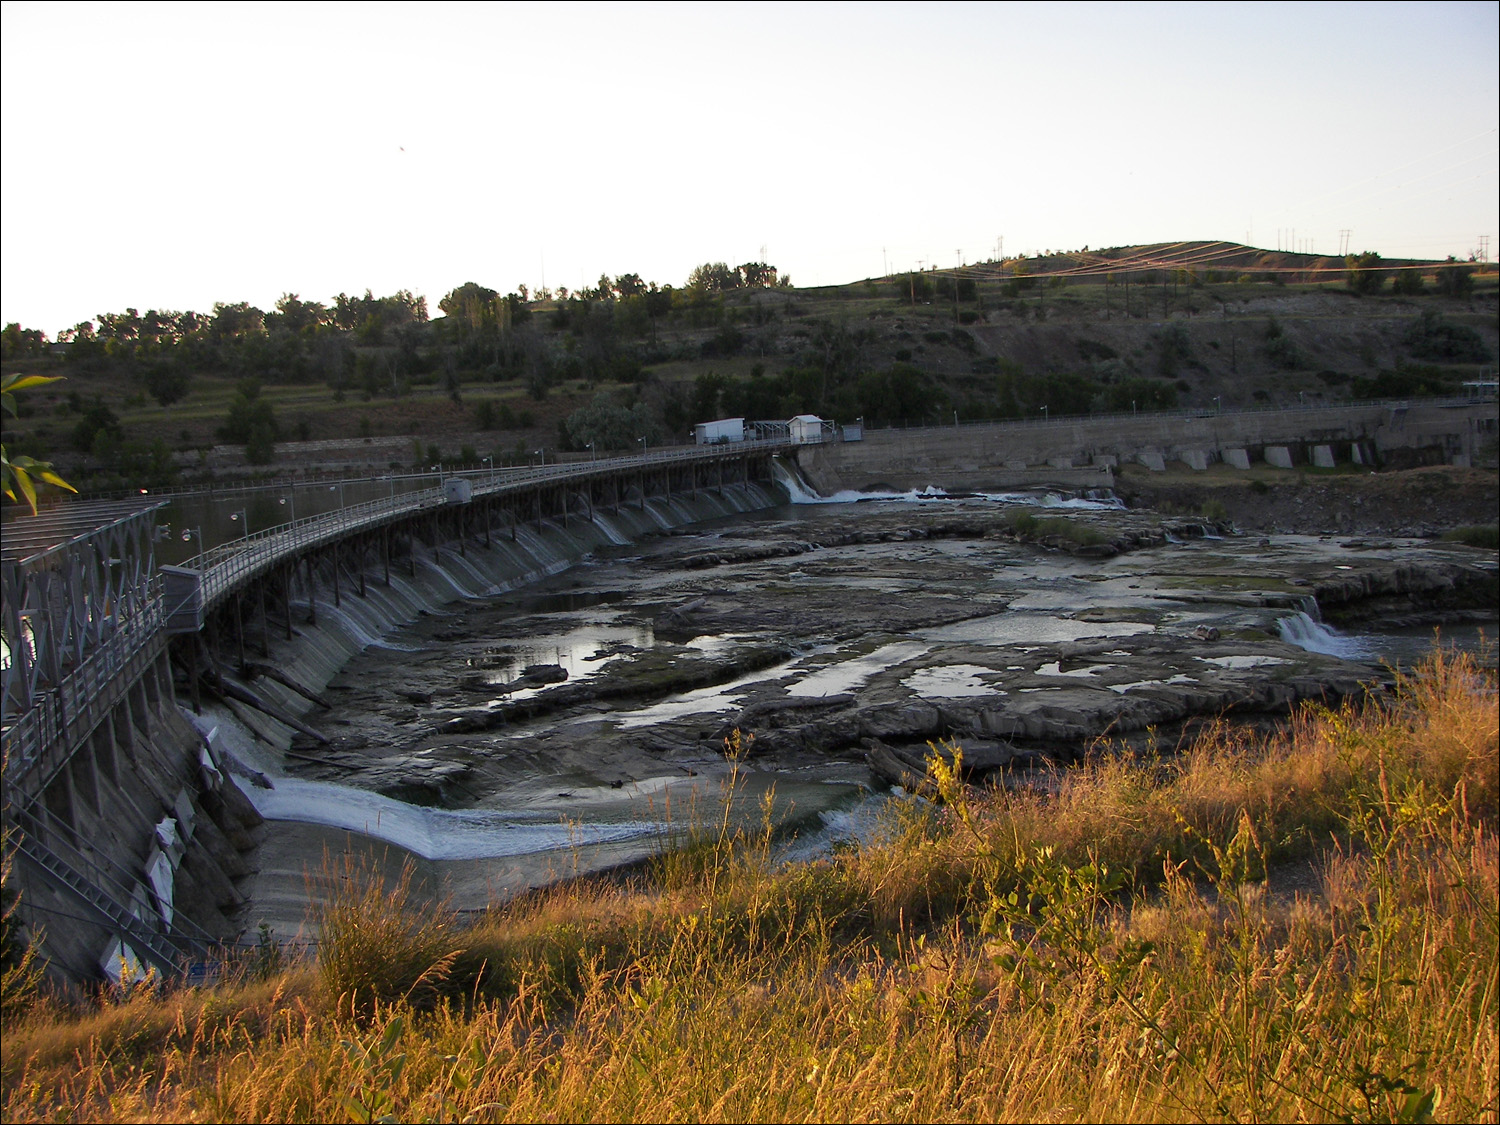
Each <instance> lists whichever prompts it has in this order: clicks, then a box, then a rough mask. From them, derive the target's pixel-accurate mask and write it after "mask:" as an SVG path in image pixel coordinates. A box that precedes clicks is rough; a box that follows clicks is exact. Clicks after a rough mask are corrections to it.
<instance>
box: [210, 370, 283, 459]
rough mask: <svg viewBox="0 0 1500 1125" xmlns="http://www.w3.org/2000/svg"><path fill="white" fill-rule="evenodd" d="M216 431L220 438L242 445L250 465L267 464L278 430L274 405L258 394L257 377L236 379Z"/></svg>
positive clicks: (271, 455) (271, 456)
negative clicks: (237, 383)
mask: <svg viewBox="0 0 1500 1125" xmlns="http://www.w3.org/2000/svg"><path fill="white" fill-rule="evenodd" d="M218 432H219V437H220V438H222V439H223V440H224V441H226V442H229V443H230V444H232V445H243V446H244V447H245V459H246V460H247V461H249V462H250V463H251V464H252V465H266V464H270V462H271V459H272V458H273V457H274V456H275V450H276V442H277V441H279V440H280V438H281V431H280V427H279V426H278V425H277V422H276V411H275V408H274V407H272V405H271V403H270V401H269V400H267V399H264V398H262V397H261V393H260V382H259V381H258V380H256V379H241V380H240V382H239V386H238V387H237V388H236V390H235V394H234V398H233V400H232V401H231V402H230V403H229V413H228V415H227V416H226V417H225V419H224V424H223V425H222V426H220V427H219V431H218Z"/></svg>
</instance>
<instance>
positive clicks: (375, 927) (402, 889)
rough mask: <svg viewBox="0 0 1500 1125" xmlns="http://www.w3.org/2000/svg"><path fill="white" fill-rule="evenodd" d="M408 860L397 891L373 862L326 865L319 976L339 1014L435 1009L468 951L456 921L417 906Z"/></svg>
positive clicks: (440, 910) (347, 860) (348, 859)
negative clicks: (398, 1007) (382, 1008)
mask: <svg viewBox="0 0 1500 1125" xmlns="http://www.w3.org/2000/svg"><path fill="white" fill-rule="evenodd" d="M412 877H413V867H412V864H411V861H410V860H408V861H407V862H406V863H405V864H404V865H403V866H402V868H401V874H400V877H399V878H398V879H397V880H396V884H395V886H393V887H391V888H390V889H389V890H387V889H386V885H385V879H384V877H383V875H382V874H381V872H380V871H379V870H377V869H376V868H375V865H374V863H373V861H371V860H366V859H356V858H354V857H353V856H345V858H344V861H343V864H342V866H341V867H337V868H335V867H331V866H330V865H329V862H328V861H327V860H326V858H325V863H324V868H323V874H322V876H321V883H322V886H321V887H319V888H318V889H319V890H320V891H321V894H320V895H319V898H320V899H321V901H322V907H321V909H320V910H319V914H318V922H319V926H320V928H321V931H322V932H321V938H320V942H319V948H318V972H319V975H320V976H321V978H322V981H323V985H324V987H325V988H326V989H327V991H328V995H329V997H330V998H331V999H333V1000H335V1001H336V1002H337V1004H338V1007H339V1009H340V1010H343V1011H351V1012H354V1013H359V1014H365V1015H368V1014H369V1013H371V1012H373V1011H374V1010H375V1008H376V1006H377V1005H380V1004H391V1003H396V1002H406V1003H409V1004H411V1005H412V1006H413V1007H419V1008H420V1007H431V1006H432V1005H433V1004H434V1003H435V1002H436V1001H437V999H438V998H439V997H440V996H441V995H442V994H443V991H444V987H445V985H446V984H447V980H448V976H449V974H450V972H451V971H452V967H453V962H454V961H455V960H456V959H457V958H458V956H459V954H460V953H461V952H462V949H461V948H460V946H459V944H458V935H457V933H456V931H455V927H454V921H453V918H452V916H451V915H450V914H449V913H448V912H447V911H446V910H445V909H443V908H441V907H439V908H436V909H434V908H432V907H430V906H428V907H422V908H419V907H418V905H417V904H416V903H415V902H413V901H412Z"/></svg>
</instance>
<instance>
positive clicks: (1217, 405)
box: [1214, 395, 1224, 414]
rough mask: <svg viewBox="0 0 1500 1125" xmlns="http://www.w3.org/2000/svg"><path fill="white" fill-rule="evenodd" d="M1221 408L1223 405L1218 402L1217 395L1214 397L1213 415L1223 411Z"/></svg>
mask: <svg viewBox="0 0 1500 1125" xmlns="http://www.w3.org/2000/svg"><path fill="white" fill-rule="evenodd" d="M1223 407H1224V404H1223V403H1221V402H1220V401H1219V396H1218V395H1214V413H1215V414H1219V413H1221V412H1222V411H1223Z"/></svg>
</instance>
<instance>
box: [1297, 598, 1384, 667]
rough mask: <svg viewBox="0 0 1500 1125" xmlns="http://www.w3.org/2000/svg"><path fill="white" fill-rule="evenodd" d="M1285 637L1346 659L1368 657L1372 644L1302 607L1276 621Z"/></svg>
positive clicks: (1310, 649)
mask: <svg viewBox="0 0 1500 1125" xmlns="http://www.w3.org/2000/svg"><path fill="white" fill-rule="evenodd" d="M1276 627H1277V629H1278V630H1279V631H1280V633H1281V639H1282V640H1284V641H1286V643H1287V644H1292V645H1296V646H1297V647H1298V648H1301V649H1306V650H1307V651H1308V652H1320V653H1322V654H1323V655H1325V656H1338V657H1342V658H1343V659H1345V660H1368V659H1369V658H1370V655H1371V654H1370V648H1369V645H1368V643H1367V642H1366V641H1365V640H1364V639H1363V638H1361V637H1346V636H1344V635H1343V634H1342V633H1339V632H1337V631H1335V630H1333V629H1330V628H1329V627H1328V626H1327V625H1324V624H1323V623H1322V622H1321V621H1315V620H1313V618H1312V616H1311V615H1310V614H1308V613H1306V612H1305V611H1302V610H1298V611H1297V612H1296V613H1294V614H1292V615H1291V616H1290V617H1283V618H1282V619H1281V620H1280V621H1278V622H1276Z"/></svg>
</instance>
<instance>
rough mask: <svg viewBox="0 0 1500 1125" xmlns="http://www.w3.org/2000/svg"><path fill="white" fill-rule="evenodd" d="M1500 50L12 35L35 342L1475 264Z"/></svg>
mask: <svg viewBox="0 0 1500 1125" xmlns="http://www.w3.org/2000/svg"><path fill="white" fill-rule="evenodd" d="M1497 12H1500V6H1497V5H1496V4H1495V3H1492V2H1484V3H1449V4H1443V3H1419V4H1418V3H1412V4H1406V3H1391V4H1304V3H1298V4H1286V5H1280V4H1245V5H1239V4H1102V5H1097V4H1068V3H1052V4H1038V5H1035V6H1029V5H1022V4H996V5H968V4H911V3H901V4H895V5H881V4H871V3H860V4H849V5H842V4H831V5H819V4H789V5H775V4H752V5H744V6H740V5H729V4H707V5H702V6H694V5H688V4H681V3H674V4H668V5H654V4H642V5H632V4H624V3H618V4H603V5H597V6H595V5H589V4H581V3H573V4H567V5H554V4H546V5H542V4H528V5H524V6H491V5H484V6H469V5H444V4H423V5H394V4H380V5H355V4H346V5H331V6H325V5H320V4H310V3H307V4H286V5H280V4H256V5H238V4H211V5H196V4H194V5H189V4H171V5H157V4H119V3H111V4H100V5H94V4H57V3H49V4H34V3H10V2H8V3H5V4H4V5H3V34H0V122H3V137H4V146H5V147H4V154H5V155H4V160H3V162H0V221H3V236H0V317H3V319H4V320H5V321H6V322H9V321H20V322H21V323H22V324H23V325H25V326H27V327H35V328H41V329H43V330H45V331H46V332H47V333H48V334H49V335H55V334H56V332H57V331H58V330H59V329H61V328H65V327H68V326H70V325H72V324H74V323H76V322H77V321H80V320H84V319H88V318H92V317H93V316H95V315H96V314H98V313H100V312H115V311H120V310H123V309H124V308H126V307H129V306H133V307H136V308H139V309H141V310H142V311H144V310H145V309H147V308H170V309H179V310H180V309H195V310H198V311H208V310H209V309H210V308H211V307H212V305H213V302H214V301H216V300H220V301H238V300H246V301H250V302H252V303H253V304H257V305H259V306H261V307H262V308H270V307H272V306H273V305H274V303H275V301H276V299H277V298H278V297H279V296H280V295H281V294H282V293H283V292H294V293H298V294H300V295H301V296H302V297H303V298H304V299H308V300H321V301H325V302H326V301H328V300H329V299H330V298H331V297H332V296H333V295H334V294H336V293H338V292H340V291H346V292H350V293H356V292H363V291H364V290H365V289H367V288H368V289H372V290H374V292H375V293H376V294H377V295H384V294H387V293H390V292H394V291H395V290H397V289H401V288H409V289H412V290H415V291H416V292H418V293H422V294H425V295H426V296H427V298H428V301H429V303H430V305H431V306H432V309H433V311H434V312H436V307H437V302H438V300H439V298H441V297H442V295H443V294H444V293H445V292H447V291H448V290H449V289H452V288H454V287H455V286H457V285H459V284H461V283H463V282H465V281H470V280H472V281H477V282H479V283H481V284H483V285H488V286H490V287H492V288H495V289H498V290H500V291H502V292H504V291H507V290H511V289H514V288H515V287H516V286H517V285H518V284H522V283H524V284H526V285H528V286H530V287H532V288H533V289H535V288H537V287H539V286H540V285H541V284H542V283H543V282H544V281H545V283H546V284H548V285H551V286H554V287H555V286H557V285H559V284H561V285H566V286H568V287H570V288H574V287H577V286H579V285H580V284H588V285H592V284H593V283H594V282H595V281H596V280H597V279H598V277H599V275H600V274H601V273H608V274H610V275H616V274H620V273H626V272H634V273H639V274H641V275H642V276H643V277H644V278H646V279H647V280H654V281H657V282H659V283H663V284H665V283H671V284H676V285H680V284H681V283H682V282H683V281H684V279H685V278H686V277H687V274H688V272H689V271H690V270H691V269H692V268H693V266H694V265H696V264H698V263H700V262H703V261H711V260H724V261H727V262H729V263H730V264H736V263H739V262H745V261H750V260H756V259H761V258H764V259H765V260H767V261H769V262H771V263H772V264H774V265H776V266H778V267H780V269H781V270H782V271H783V272H786V273H790V274H791V275H792V279H793V281H794V283H796V284H798V285H815V284H828V283H834V282H842V281H850V280H856V279H859V278H864V277H869V276H878V275H879V274H881V273H882V272H883V271H885V270H887V269H889V270H895V269H900V268H908V267H911V266H914V265H916V264H917V263H918V262H919V261H923V262H928V263H931V262H936V263H937V264H939V265H945V266H946V265H952V264H954V263H955V262H956V261H957V260H960V259H962V260H963V261H966V262H972V261H978V260H983V259H986V258H989V257H991V256H993V255H994V254H995V252H996V250H997V247H998V240H999V239H1001V238H1003V239H1004V251H1005V253H1006V254H1007V255H1013V254H1016V253H1021V252H1036V251H1041V250H1044V249H1076V248H1080V247H1083V246H1085V245H1087V246H1093V247H1100V246H1114V245H1123V244H1129V243H1140V242H1157V241H1168V240H1179V239H1184V240H1185V239H1226V240H1233V241H1249V242H1251V243H1253V244H1255V245H1258V246H1266V247H1271V248H1276V247H1278V246H1285V247H1286V248H1288V249H1291V248H1298V249H1305V248H1311V249H1313V250H1315V251H1317V252H1321V253H1332V252H1335V251H1336V250H1337V249H1338V248H1339V241H1340V231H1341V230H1345V229H1347V230H1350V231H1352V234H1351V236H1350V246H1351V248H1352V249H1354V250H1367V249H1368V250H1376V251H1378V252H1380V253H1381V254H1384V255H1386V256H1388V257H1394V256H1420V257H1442V256H1445V255H1448V254H1453V255H1456V256H1459V257H1464V256H1467V255H1468V254H1469V253H1470V252H1471V251H1474V250H1476V249H1478V248H1479V245H1480V242H1479V239H1480V236H1481V235H1491V236H1492V235H1494V234H1495V233H1497V231H1496V227H1497V225H1500V224H1497V222H1496V216H1497V213H1500V195H1497V183H1496V182H1497V164H1500V159H1497V151H1500V150H1497V124H1500V108H1497V107H1500V88H1497V87H1500V84H1497V73H1500V72H1497V63H1496V53H1497V42H1500V24H1497ZM1293 231H1295V235H1293V233H1292V232H1293ZM1497 250H1500V247H1497V246H1495V245H1491V247H1490V256H1491V257H1492V258H1493V257H1494V256H1495V254H1496V252H1497Z"/></svg>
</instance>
